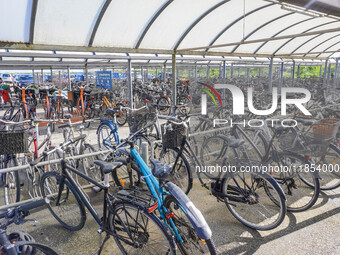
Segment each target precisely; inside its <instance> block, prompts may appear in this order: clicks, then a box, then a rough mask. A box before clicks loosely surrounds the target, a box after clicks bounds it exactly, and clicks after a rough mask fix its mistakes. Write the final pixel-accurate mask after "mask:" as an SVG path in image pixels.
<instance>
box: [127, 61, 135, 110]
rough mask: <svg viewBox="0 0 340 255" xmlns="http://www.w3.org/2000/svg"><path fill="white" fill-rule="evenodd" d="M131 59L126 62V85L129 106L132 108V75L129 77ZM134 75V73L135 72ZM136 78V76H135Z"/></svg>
mask: <svg viewBox="0 0 340 255" xmlns="http://www.w3.org/2000/svg"><path fill="white" fill-rule="evenodd" d="M131 69H132V68H131V59H130V58H129V59H128V62H127V77H126V78H127V85H128V96H129V107H130V108H133V92H132V77H131ZM135 75H136V73H135ZM135 78H136V76H135Z"/></svg>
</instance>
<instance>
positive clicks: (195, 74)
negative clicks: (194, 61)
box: [194, 65, 197, 82]
mask: <svg viewBox="0 0 340 255" xmlns="http://www.w3.org/2000/svg"><path fill="white" fill-rule="evenodd" d="M194 72H195V73H194V76H195V82H197V65H195V71H194Z"/></svg>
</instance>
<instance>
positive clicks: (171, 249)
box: [108, 202, 176, 255]
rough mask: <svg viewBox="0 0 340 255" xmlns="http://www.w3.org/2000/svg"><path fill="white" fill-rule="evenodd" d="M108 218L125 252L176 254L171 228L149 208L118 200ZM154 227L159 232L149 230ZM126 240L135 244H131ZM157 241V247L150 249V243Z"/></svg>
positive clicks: (121, 248)
mask: <svg viewBox="0 0 340 255" xmlns="http://www.w3.org/2000/svg"><path fill="white" fill-rule="evenodd" d="M127 209H128V210H129V211H128V212H127ZM124 212H125V215H124ZM133 212H136V214H134V213H133ZM108 219H109V226H110V229H111V231H112V232H113V233H114V235H113V237H114V239H115V241H116V244H117V246H118V247H119V249H120V251H121V252H122V253H123V254H155V255H156V254H157V255H158V254H176V246H175V244H174V242H173V239H172V237H171V235H170V234H169V230H168V229H167V228H166V227H165V225H164V224H163V223H162V222H161V221H160V220H159V219H158V217H157V216H156V215H154V214H153V213H149V212H148V211H147V209H145V208H143V207H140V206H136V205H134V204H132V203H127V202H118V203H116V204H114V205H113V208H111V209H110V213H109V216H108ZM139 219H141V221H139ZM152 228H154V229H155V230H157V232H158V233H156V231H149V230H152ZM128 231H129V232H128ZM121 239H123V240H121ZM133 239H135V240H133ZM126 240H127V241H128V242H131V243H133V244H135V245H129V244H128V243H127V242H126ZM157 243H159V245H158V246H157V247H154V248H153V249H151V248H150V247H149V249H148V245H150V244H157ZM129 248H130V249H131V250H132V252H131V250H129ZM136 250H137V251H136ZM134 252H135V253H134Z"/></svg>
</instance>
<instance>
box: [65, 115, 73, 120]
mask: <svg viewBox="0 0 340 255" xmlns="http://www.w3.org/2000/svg"><path fill="white" fill-rule="evenodd" d="M71 117H72V114H64V118H65V119H71Z"/></svg>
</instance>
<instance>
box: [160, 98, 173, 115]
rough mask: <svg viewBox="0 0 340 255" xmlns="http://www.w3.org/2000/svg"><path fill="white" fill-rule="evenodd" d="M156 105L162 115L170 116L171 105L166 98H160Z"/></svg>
mask: <svg viewBox="0 0 340 255" xmlns="http://www.w3.org/2000/svg"><path fill="white" fill-rule="evenodd" d="M157 105H158V109H159V111H160V112H161V113H162V114H164V115H170V113H171V104H170V102H169V100H168V99H167V98H166V97H160V98H159V99H158V100H157Z"/></svg>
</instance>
